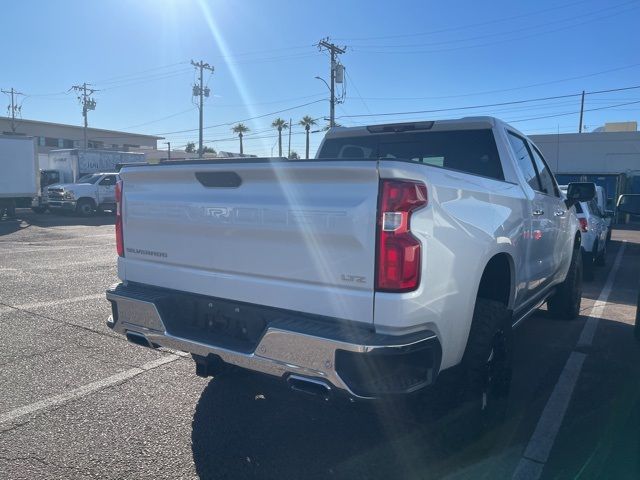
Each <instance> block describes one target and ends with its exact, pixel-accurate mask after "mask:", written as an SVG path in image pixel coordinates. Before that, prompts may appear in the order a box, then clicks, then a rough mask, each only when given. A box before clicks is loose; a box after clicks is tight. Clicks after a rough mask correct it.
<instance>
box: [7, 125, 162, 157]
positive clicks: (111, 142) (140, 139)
mask: <svg viewBox="0 0 640 480" xmlns="http://www.w3.org/2000/svg"><path fill="white" fill-rule="evenodd" d="M15 125H16V130H15V133H14V132H12V129H11V119H10V118H6V117H0V134H9V135H27V136H30V137H36V139H37V145H38V153H39V154H47V153H48V152H49V151H51V150H57V149H60V148H82V147H83V142H84V128H83V127H81V126H77V125H65V124H62V123H51V122H40V121H37V120H23V119H16V121H15ZM161 139H162V137H156V136H153V135H142V134H138V133H128V132H118V131H115V130H103V129H100V128H87V143H88V147H89V148H95V149H101V150H102V149H104V150H119V151H125V152H126V151H129V150H134V149H151V150H156V149H157V147H158V140H161Z"/></svg>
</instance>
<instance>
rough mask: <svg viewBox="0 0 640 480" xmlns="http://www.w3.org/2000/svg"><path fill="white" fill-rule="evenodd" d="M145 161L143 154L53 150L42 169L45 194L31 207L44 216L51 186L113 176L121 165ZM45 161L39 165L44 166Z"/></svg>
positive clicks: (41, 181)
mask: <svg viewBox="0 0 640 480" xmlns="http://www.w3.org/2000/svg"><path fill="white" fill-rule="evenodd" d="M145 160H146V158H145V154H144V153H132V152H117V151H110V150H86V151H85V150H81V149H77V148H71V149H61V150H52V151H51V152H49V156H48V160H47V162H46V164H47V168H46V169H43V170H41V175H40V184H41V188H42V191H41V192H40V193H39V194H38V196H37V197H35V198H34V199H33V203H32V205H31V207H32V209H33V211H34V212H36V213H42V212H44V211H45V210H47V209H48V208H50V207H51V206H52V205H50V204H49V195H50V194H51V193H52V192H50V191H49V190H48V187H49V186H51V187H62V186H64V185H69V184H74V183H76V182H77V181H78V179H80V178H82V177H84V176H86V175H91V174H94V173H111V172H115V171H116V167H117V165H119V164H125V163H139V162H144V161H145ZM42 164H43V162H42V160H41V161H40V165H42Z"/></svg>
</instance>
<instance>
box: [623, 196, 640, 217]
mask: <svg viewBox="0 0 640 480" xmlns="http://www.w3.org/2000/svg"><path fill="white" fill-rule="evenodd" d="M618 213H629V214H631V215H640V194H625V195H620V197H619V198H618Z"/></svg>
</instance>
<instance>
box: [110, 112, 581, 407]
mask: <svg viewBox="0 0 640 480" xmlns="http://www.w3.org/2000/svg"><path fill="white" fill-rule="evenodd" d="M120 177H121V182H120V183H119V184H118V187H117V196H118V200H119V207H118V213H117V216H116V237H117V249H118V254H119V258H118V276H119V277H120V279H121V280H122V283H119V284H117V285H115V286H113V287H111V288H110V289H109V290H108V291H107V294H106V295H107V299H108V300H109V301H110V302H111V306H112V315H111V317H110V318H109V319H108V321H107V324H108V325H109V326H110V327H111V328H113V329H114V330H115V331H117V332H119V333H122V334H124V335H126V336H127V337H128V339H129V340H130V341H132V342H134V343H138V344H141V345H145V346H149V347H158V346H163V347H169V348H173V349H178V350H183V351H187V352H190V353H191V354H192V355H193V357H194V359H195V361H196V373H197V374H198V375H202V376H209V375H213V374H215V373H217V372H218V371H220V369H221V368H223V367H225V366H226V365H227V364H231V365H236V366H239V367H242V368H246V369H250V370H255V371H258V372H263V373H265V374H270V375H274V376H276V377H280V378H282V379H284V380H286V381H287V382H288V384H289V385H290V386H291V387H292V388H293V389H295V390H302V391H305V392H309V393H315V394H318V395H322V396H324V397H327V396H331V395H335V394H337V393H346V394H347V395H348V396H350V397H351V398H361V399H365V398H366V399H370V398H380V397H389V396H394V395H402V394H407V393H410V392H414V391H417V390H421V389H422V388H423V387H426V386H429V385H432V384H434V383H435V384H436V385H437V383H438V382H437V377H438V374H439V373H440V372H442V371H444V370H451V371H453V369H454V367H457V368H456V369H455V371H457V372H458V375H459V379H460V381H461V383H460V384H461V385H463V386H464V387H465V388H464V391H465V392H466V393H467V394H468V395H469V397H470V398H472V399H473V400H474V401H475V402H477V404H478V405H479V407H480V408H481V409H486V408H488V405H490V404H491V400H492V399H493V398H497V396H499V395H504V393H505V390H506V391H508V384H509V380H510V362H511V355H510V354H511V345H512V343H511V331H512V327H513V326H515V325H517V324H518V323H519V322H520V321H522V320H523V319H524V318H526V317H527V316H529V315H530V314H531V313H532V312H534V311H535V309H536V308H538V307H539V306H540V305H542V304H543V303H544V302H545V301H546V302H547V304H548V307H549V309H550V310H551V311H552V313H553V314H554V315H556V316H558V317H561V318H566V319H572V318H575V317H576V316H578V314H579V308H580V300H581V288H582V287H581V285H582V284H581V277H582V276H581V266H582V263H581V256H580V238H581V237H580V227H579V224H578V221H577V219H576V215H575V212H574V209H573V208H571V207H572V205H573V204H574V203H575V202H576V201H578V200H584V199H588V198H590V197H589V195H590V194H589V192H585V191H584V190H580V189H578V190H573V189H572V187H569V192H568V198H569V200H566V202H565V200H563V198H562V197H561V196H560V192H559V190H558V186H557V184H556V181H555V179H554V177H553V175H552V173H551V172H550V170H549V168H548V166H547V165H546V164H545V162H544V160H543V158H542V155H541V154H540V151H539V150H538V149H537V148H536V147H535V145H533V144H532V143H531V142H530V141H529V140H528V139H527V138H526V137H525V136H524V135H523V134H521V133H520V132H518V131H517V130H515V129H514V128H512V127H511V126H509V125H507V124H505V123H503V122H501V121H500V120H497V119H494V118H491V117H476V118H463V119H460V120H444V121H436V122H418V123H405V124H394V125H375V126H369V127H354V128H335V129H332V130H331V131H330V132H329V133H328V134H327V136H326V138H325V139H324V141H323V143H322V145H321V146H320V149H319V152H318V155H317V158H316V159H314V160H308V161H287V160H285V159H265V158H255V159H253V158H245V159H228V160H212V161H187V162H173V163H172V162H167V163H164V164H161V165H153V166H152V165H137V166H133V165H132V166H125V167H124V168H123V169H122V170H121V172H120ZM592 194H593V193H592V192H591V195H592Z"/></svg>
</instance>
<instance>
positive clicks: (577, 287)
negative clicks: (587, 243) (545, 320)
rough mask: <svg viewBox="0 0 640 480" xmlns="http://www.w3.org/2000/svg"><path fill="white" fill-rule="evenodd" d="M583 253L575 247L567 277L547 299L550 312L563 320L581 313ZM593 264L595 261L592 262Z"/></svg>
mask: <svg viewBox="0 0 640 480" xmlns="http://www.w3.org/2000/svg"><path fill="white" fill-rule="evenodd" d="M583 255H584V254H583V253H581V251H580V250H578V249H574V250H573V255H572V257H571V265H570V266H569V271H568V272H567V277H566V278H565V280H564V282H562V283H561V284H560V285H559V286H558V287H557V290H556V293H554V294H553V296H552V297H550V298H549V300H548V301H547V307H548V308H549V313H551V315H553V316H554V317H556V318H560V319H562V320H573V319H574V318H577V317H578V315H580V302H581V301H582V276H583V273H582V259H583ZM592 265H593V262H592ZM592 268H593V267H592Z"/></svg>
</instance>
